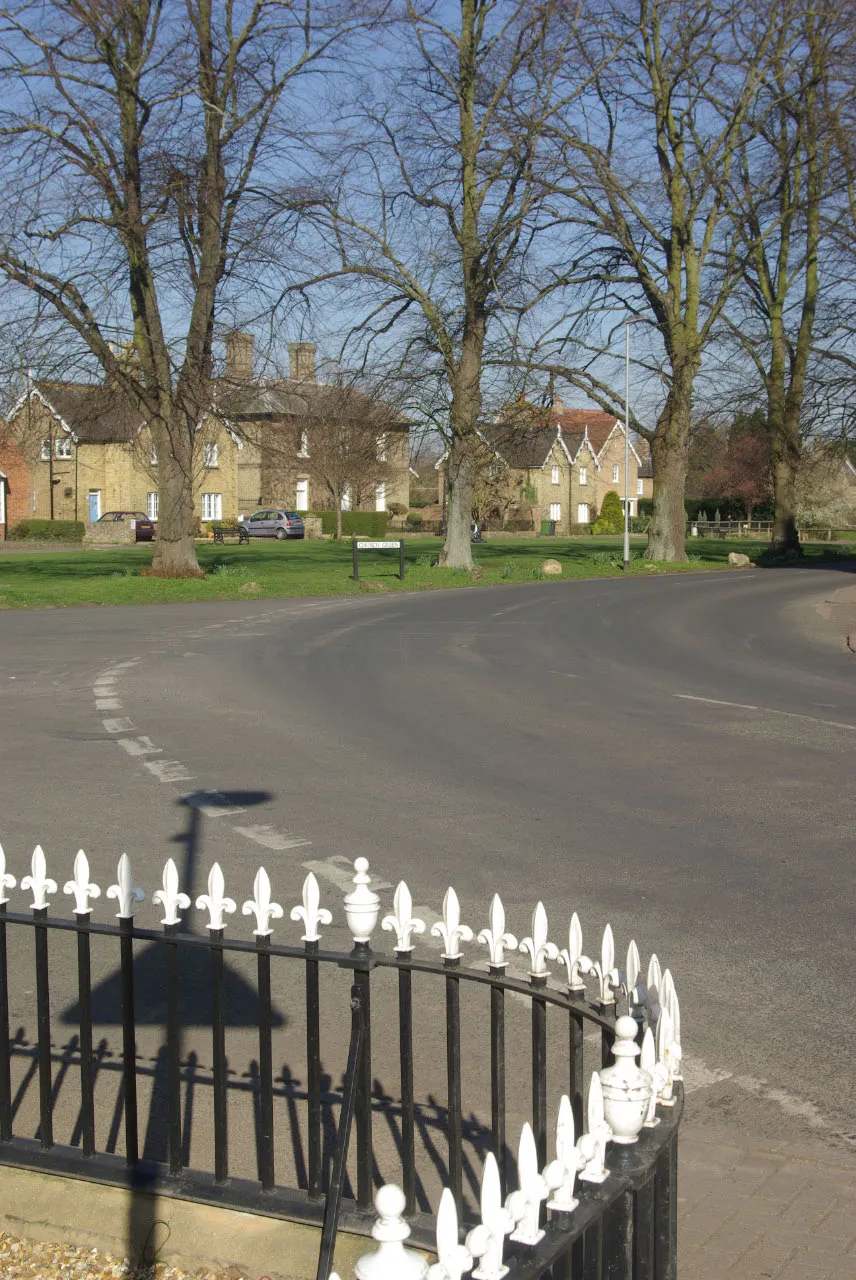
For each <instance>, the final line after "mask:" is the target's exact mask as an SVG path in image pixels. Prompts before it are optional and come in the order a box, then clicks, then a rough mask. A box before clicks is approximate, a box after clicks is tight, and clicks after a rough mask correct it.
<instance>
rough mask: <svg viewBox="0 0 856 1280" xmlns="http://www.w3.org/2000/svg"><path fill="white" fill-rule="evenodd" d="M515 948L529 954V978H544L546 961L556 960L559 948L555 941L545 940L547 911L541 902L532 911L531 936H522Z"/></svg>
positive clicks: (545, 975)
mask: <svg viewBox="0 0 856 1280" xmlns="http://www.w3.org/2000/svg"><path fill="white" fill-rule="evenodd" d="M517 949H518V951H526V952H528V954H529V961H530V965H531V968H530V970H529V976H530V978H546V977H547V964H546V961H547V960H558V958H559V948H558V947H557V946H556V944H555V942H548V940H547V912H546V911H545V910H544V903H543V902H539V903H538V904H537V906H536V907H535V910H534V911H533V912H532V935H531V937H529V938H523V940H522V941H521V942H520V943H519V945H518V948H517Z"/></svg>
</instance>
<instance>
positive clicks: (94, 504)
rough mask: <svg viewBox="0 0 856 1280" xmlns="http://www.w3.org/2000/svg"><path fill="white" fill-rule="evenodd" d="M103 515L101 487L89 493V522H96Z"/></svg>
mask: <svg viewBox="0 0 856 1280" xmlns="http://www.w3.org/2000/svg"><path fill="white" fill-rule="evenodd" d="M100 516H101V491H100V489H99V490H97V491H96V492H94V493H90V495H89V523H90V524H95V521H96V520H98V519H99V518H100Z"/></svg>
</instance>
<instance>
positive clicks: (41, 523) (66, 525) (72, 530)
mask: <svg viewBox="0 0 856 1280" xmlns="http://www.w3.org/2000/svg"><path fill="white" fill-rule="evenodd" d="M84 531H85V526H84V523H83V521H82V520H22V521H21V522H20V524H16V525H15V527H14V528H13V529H10V530H9V535H8V536H9V540H10V542H82V541H83V534H84Z"/></svg>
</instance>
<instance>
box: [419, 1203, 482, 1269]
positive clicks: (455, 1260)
mask: <svg viewBox="0 0 856 1280" xmlns="http://www.w3.org/2000/svg"><path fill="white" fill-rule="evenodd" d="M436 1239H437V1261H436V1262H435V1263H434V1264H433V1265H432V1266H430V1267H429V1268H428V1276H427V1280H461V1276H462V1275H463V1274H464V1272H465V1271H469V1269H470V1267H471V1266H472V1265H473V1255H472V1254H471V1253H470V1251H469V1249H467V1248H466V1247H465V1246H464V1245H462V1244H458V1210H457V1208H456V1206H455V1197H454V1196H453V1195H452V1193H451V1191H450V1190H449V1188H448V1187H444V1188H443V1194H442V1195H441V1196H440V1207H439V1209H438V1210H437V1235H436Z"/></svg>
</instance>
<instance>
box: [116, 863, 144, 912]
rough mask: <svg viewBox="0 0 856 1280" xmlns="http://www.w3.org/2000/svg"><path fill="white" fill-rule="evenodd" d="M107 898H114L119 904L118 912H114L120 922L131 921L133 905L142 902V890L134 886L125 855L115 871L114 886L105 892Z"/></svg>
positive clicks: (132, 874)
mask: <svg viewBox="0 0 856 1280" xmlns="http://www.w3.org/2000/svg"><path fill="white" fill-rule="evenodd" d="M107 897H108V898H115V899H116V901H117V903H118V904H119V910H118V911H117V912H116V915H117V917H118V918H119V919H120V920H123V919H124V920H132V919H133V918H134V909H135V907H134V904H135V903H137V902H144V901H145V898H146V895H145V894H144V893H143V891H142V889H138V888H137V886H136V885H135V884H134V873H133V871H132V870H131V859H130V858H129V857H128V855H127V853H123V854H122V856H121V858H120V859H119V866H118V868H117V871H116V884H111V885H110V887H109V888H108V890H107Z"/></svg>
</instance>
